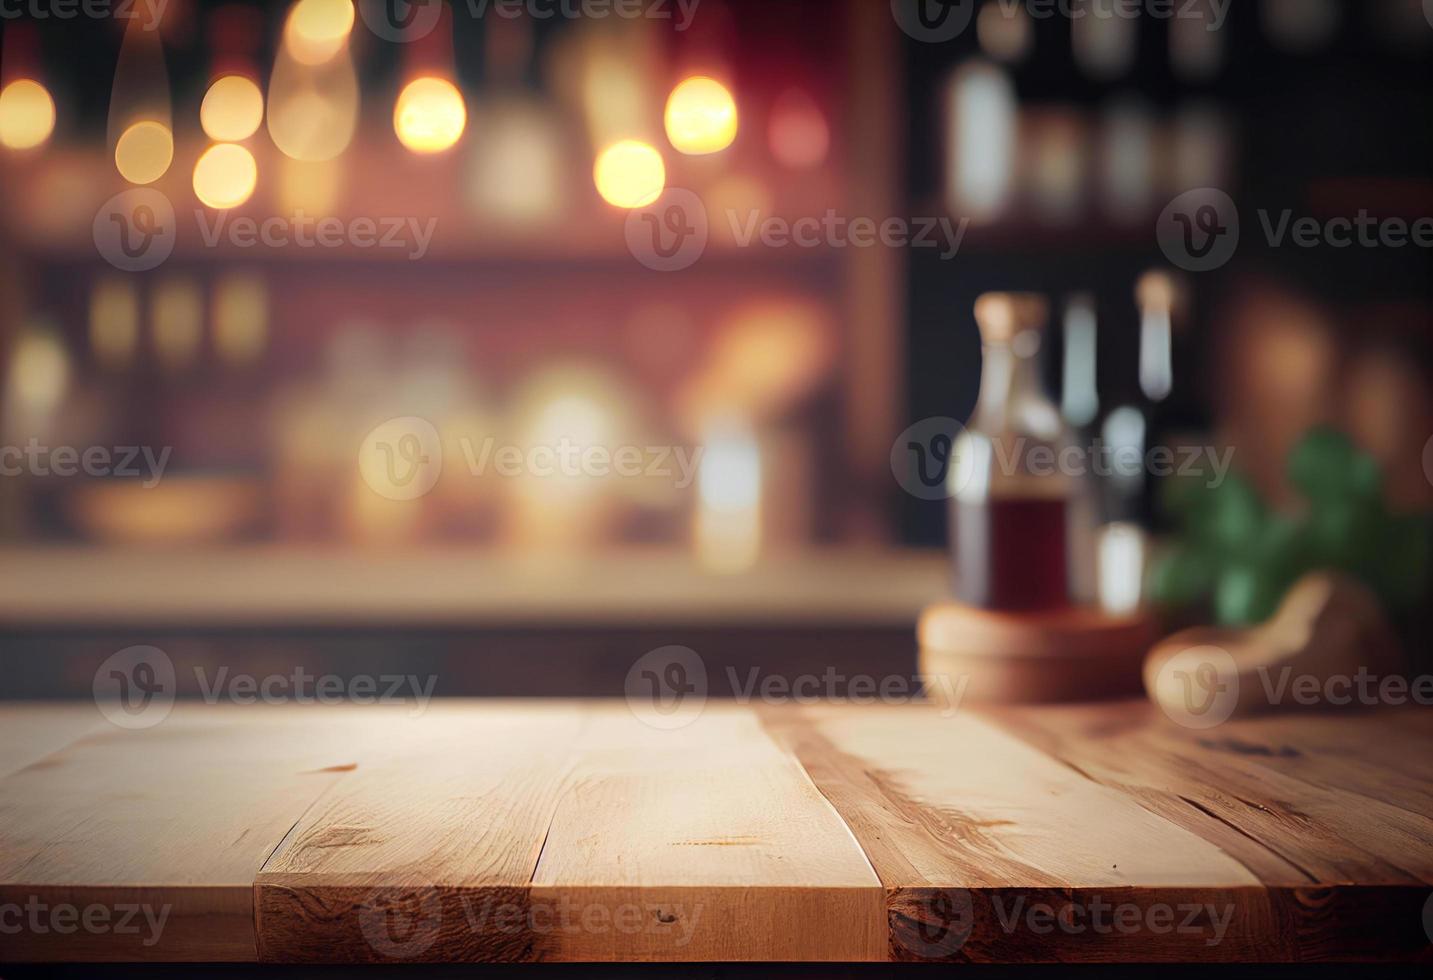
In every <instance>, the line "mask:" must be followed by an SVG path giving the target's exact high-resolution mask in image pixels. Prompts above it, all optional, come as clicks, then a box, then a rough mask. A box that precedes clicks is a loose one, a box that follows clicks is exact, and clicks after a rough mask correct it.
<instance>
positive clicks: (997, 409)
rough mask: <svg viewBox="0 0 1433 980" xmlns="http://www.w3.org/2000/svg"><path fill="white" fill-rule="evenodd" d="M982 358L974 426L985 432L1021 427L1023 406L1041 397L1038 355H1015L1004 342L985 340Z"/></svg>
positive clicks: (1024, 410)
mask: <svg viewBox="0 0 1433 980" xmlns="http://www.w3.org/2000/svg"><path fill="white" fill-rule="evenodd" d="M984 359H985V360H984V365H983V367H982V369H981V374H980V400H979V401H978V402H977V403H976V414H975V418H974V419H973V424H974V427H975V428H977V429H979V430H981V431H983V432H986V433H988V434H995V433H1001V432H1011V431H1015V430H1019V429H1023V428H1025V423H1024V422H1023V421H1022V419H1024V417H1025V416H1026V415H1028V414H1029V412H1028V411H1027V410H1028V409H1029V408H1031V407H1035V406H1038V405H1039V404H1040V403H1041V402H1042V401H1043V400H1044V395H1043V393H1042V391H1041V384H1040V369H1039V368H1040V366H1039V359H1038V358H1035V357H1019V356H1017V355H1016V354H1015V352H1014V351H1012V350H1011V349H1010V347H1009V346H1008V345H1005V344H987V345H986V346H985V348H984Z"/></svg>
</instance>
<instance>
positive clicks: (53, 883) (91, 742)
mask: <svg viewBox="0 0 1433 980" xmlns="http://www.w3.org/2000/svg"><path fill="white" fill-rule="evenodd" d="M339 716H340V713H334V712H328V711H325V710H322V709H320V710H318V711H316V712H297V711H282V710H279V711H262V712H253V711H250V712H244V711H238V710H230V709H221V710H218V711H215V710H212V709H210V710H204V709H186V708H182V707H181V708H176V709H175V710H174V712H173V713H172V714H171V715H170V716H169V718H168V719H166V720H165V721H164V722H163V723H161V724H159V725H158V726H157V727H155V728H151V729H147V730H142V731H123V730H120V729H116V728H111V727H109V726H105V727H103V728H100V729H97V730H95V731H94V732H92V733H91V734H89V735H86V736H84V737H82V738H80V739H78V740H77V741H75V742H73V743H72V744H70V745H69V746H67V747H65V748H63V749H61V750H60V751H58V752H54V753H51V754H48V755H46V756H44V757H43V758H42V759H41V760H39V761H37V762H35V763H32V764H31V765H29V766H28V767H27V768H24V769H21V770H20V771H18V772H15V773H12V774H11V775H9V776H7V777H6V778H4V779H3V780H0V907H3V908H5V909H7V910H11V909H18V910H20V911H19V912H11V913H10V914H11V917H10V918H9V919H7V920H6V922H5V925H7V926H11V925H13V924H14V923H16V922H20V921H21V920H20V918H18V916H20V915H23V916H24V920H25V921H24V924H23V926H22V927H21V928H20V929H19V930H18V931H17V932H14V933H7V935H6V936H5V944H4V955H3V959H5V960H8V961H38V962H49V961H59V960H62V961H91V960H125V961H160V960H187V961H194V960H198V961H235V960H252V959H254V958H255V936H254V917H253V903H252V888H253V881H254V876H255V875H256V874H257V872H258V870H259V868H260V867H261V866H262V864H263V862H264V860H265V859H266V858H267V857H268V856H269V854H270V853H272V851H273V850H274V848H275V847H276V846H277V845H278V843H279V841H280V840H282V838H283V836H284V834H285V833H286V832H287V831H288V830H289V828H290V827H292V826H293V824H294V822H295V821H296V820H298V819H299V817H300V816H302V815H303V812H304V811H305V810H306V809H307V808H308V807H309V806H310V805H311V804H312V803H313V801H314V800H316V799H317V798H318V797H319V796H320V795H321V794H322V793H323V792H324V791H325V790H326V789H327V788H328V787H329V786H330V785H331V784H332V783H333V781H334V780H335V779H337V778H339V776H340V775H341V773H342V771H343V770H344V769H345V768H346V767H348V766H351V765H353V764H354V761H355V752H357V751H359V750H360V748H361V744H362V742H363V740H364V738H363V727H362V726H361V725H355V724H353V723H352V720H351V721H350V722H349V723H347V724H344V723H342V722H340V720H339ZM326 718H327V719H328V720H327V721H325V719H326ZM350 718H351V716H350ZM353 720H356V719H353ZM71 907H73V911H71ZM85 915H89V916H90V919H89V923H90V924H89V926H88V927H85V926H84V925H83V924H78V925H77V921H76V917H82V916H85Z"/></svg>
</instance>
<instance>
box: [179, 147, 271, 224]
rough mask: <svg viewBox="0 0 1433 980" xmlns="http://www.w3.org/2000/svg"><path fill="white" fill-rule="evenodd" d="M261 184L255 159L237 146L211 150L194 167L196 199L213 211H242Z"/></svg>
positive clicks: (205, 152) (212, 148) (206, 151)
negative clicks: (258, 184) (242, 205)
mask: <svg viewBox="0 0 1433 980" xmlns="http://www.w3.org/2000/svg"><path fill="white" fill-rule="evenodd" d="M258 180H259V168H258V165H257V164H255V163H254V155H253V154H252V153H250V152H249V151H248V150H246V149H244V148H243V147H242V146H238V145H237V144H234V143H220V144H219V145H217V146H211V147H209V149H207V150H205V151H204V155H203V156H201V157H200V158H199V162H198V163H196V164H195V165H194V195H195V196H196V197H198V198H199V200H201V201H203V202H204V203H205V204H207V205H208V206H209V207H211V208H220V209H223V208H233V207H238V206H239V205H240V204H243V203H244V202H245V201H247V200H248V199H249V196H250V195H251V194H253V193H254V185H255V184H257V183H258Z"/></svg>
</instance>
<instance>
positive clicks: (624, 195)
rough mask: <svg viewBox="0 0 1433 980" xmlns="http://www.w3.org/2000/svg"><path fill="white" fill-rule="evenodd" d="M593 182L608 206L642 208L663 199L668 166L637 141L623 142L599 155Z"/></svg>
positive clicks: (654, 150) (649, 148)
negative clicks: (660, 198)
mask: <svg viewBox="0 0 1433 980" xmlns="http://www.w3.org/2000/svg"><path fill="white" fill-rule="evenodd" d="M592 179H593V180H594V181H595V182H596V184H597V193H599V194H601V195H602V199H603V200H604V201H606V202H607V203H608V204H611V205H614V206H616V207H619V208H643V207H646V206H647V205H648V204H651V203H652V202H653V201H655V200H656V199H657V198H659V197H661V196H662V190H663V189H664V188H665V187H666V186H667V166H666V164H664V163H663V162H662V154H660V153H658V152H657V150H656V149H655V148H654V147H652V146H649V145H648V144H646V143H643V142H642V141H640V140H622V141H621V142H620V143H614V144H612V145H611V146H609V147H608V148H607V149H605V150H603V151H602V152H601V153H600V154H599V155H598V157H597V163H596V165H595V166H594V167H593V168H592Z"/></svg>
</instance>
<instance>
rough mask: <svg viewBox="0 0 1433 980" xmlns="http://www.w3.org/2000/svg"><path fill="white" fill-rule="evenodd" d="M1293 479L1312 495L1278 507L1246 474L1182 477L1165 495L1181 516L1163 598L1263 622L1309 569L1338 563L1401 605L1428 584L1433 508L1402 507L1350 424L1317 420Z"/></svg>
mask: <svg viewBox="0 0 1433 980" xmlns="http://www.w3.org/2000/svg"><path fill="white" fill-rule="evenodd" d="M1288 465H1289V479H1290V482H1292V484H1293V485H1294V487H1295V488H1297V489H1298V491H1299V492H1300V494H1301V495H1302V496H1303V497H1304V499H1305V500H1306V501H1307V507H1306V508H1305V509H1304V511H1303V512H1302V513H1301V514H1300V515H1299V516H1297V517H1295V516H1290V515H1286V514H1277V513H1273V512H1271V511H1270V509H1269V507H1268V505H1267V504H1266V503H1265V501H1264V500H1263V499H1262V498H1261V497H1260V496H1259V493H1258V491H1256V490H1255V489H1254V487H1253V486H1252V485H1251V484H1250V483H1249V482H1248V481H1247V480H1245V479H1244V478H1242V477H1240V476H1237V475H1235V474H1231V475H1230V476H1229V477H1228V478H1227V479H1226V480H1224V482H1223V483H1222V484H1221V485H1219V486H1218V487H1214V488H1207V487H1206V486H1205V485H1204V484H1203V483H1202V482H1201V480H1200V479H1199V478H1183V479H1181V478H1174V479H1171V480H1169V481H1167V482H1166V484H1165V485H1164V487H1162V488H1161V499H1162V501H1163V504H1164V506H1165V508H1166V509H1167V510H1168V512H1169V513H1171V514H1172V515H1174V517H1175V519H1176V520H1177V522H1178V523H1179V525H1180V530H1181V533H1180V535H1179V538H1178V541H1177V543H1176V545H1175V546H1174V548H1173V549H1172V550H1171V551H1170V552H1169V553H1168V554H1167V555H1165V556H1164V557H1163V558H1162V559H1161V560H1160V561H1159V562H1157V563H1156V564H1155V566H1154V567H1153V568H1152V569H1151V572H1150V580H1149V589H1150V594H1151V596H1153V598H1154V600H1155V602H1156V603H1158V604H1160V605H1163V606H1166V607H1171V608H1181V607H1187V606H1191V605H1194V604H1196V603H1199V602H1204V601H1209V602H1212V604H1213V607H1214V615H1215V618H1216V619H1217V621H1218V622H1219V623H1221V624H1223V625H1226V626H1247V625H1251V624H1254V623H1260V622H1263V621H1264V620H1266V619H1268V618H1269V617H1270V616H1272V615H1273V614H1274V612H1275V610H1277V608H1278V605H1279V602H1280V600H1281V599H1282V598H1283V596H1284V593H1285V592H1286V591H1287V590H1288V588H1289V586H1291V585H1292V584H1293V583H1294V582H1295V581H1297V580H1298V579H1299V578H1300V577H1301V576H1302V575H1304V574H1305V573H1307V572H1311V571H1314V570H1316V569H1336V570H1338V571H1342V572H1346V573H1348V574H1350V575H1353V576H1355V577H1357V578H1359V579H1361V580H1362V581H1363V582H1364V583H1365V584H1367V585H1368V586H1369V587H1370V588H1372V589H1373V590H1374V591H1375V592H1376V593H1378V595H1379V596H1380V597H1381V598H1382V599H1383V601H1384V602H1385V603H1386V604H1387V605H1388V606H1389V607H1390V608H1392V609H1401V608H1404V607H1407V606H1410V605H1412V604H1414V603H1416V602H1418V601H1419V600H1420V599H1421V598H1422V597H1423V596H1424V595H1425V594H1426V591H1427V586H1428V580H1429V571H1430V566H1433V555H1430V535H1433V514H1414V515H1395V514H1391V513H1390V512H1389V510H1388V507H1387V503H1386V502H1385V500H1384V499H1383V474H1382V473H1381V472H1380V471H1379V467H1378V464H1377V463H1376V462H1375V461H1374V460H1373V459H1372V458H1370V457H1369V456H1367V455H1366V454H1364V453H1361V452H1359V451H1358V449H1357V448H1356V447H1355V446H1354V445H1353V443H1352V442H1350V441H1349V439H1348V438H1347V437H1346V436H1344V435H1343V434H1342V433H1339V432H1336V431H1334V430H1332V429H1314V430H1312V431H1310V432H1309V433H1308V434H1307V435H1305V436H1304V438H1303V439H1302V440H1300V441H1299V444H1298V445H1297V446H1295V447H1294V450H1293V452H1291V453H1290V454H1289V464H1288Z"/></svg>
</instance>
